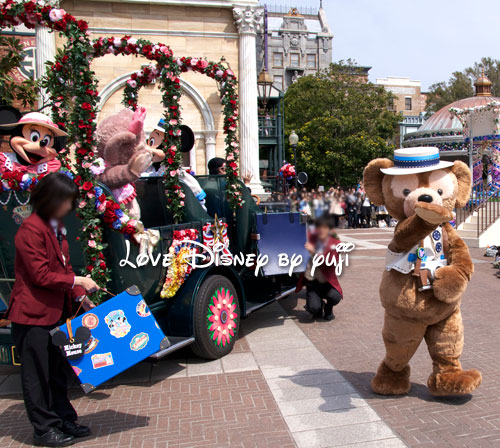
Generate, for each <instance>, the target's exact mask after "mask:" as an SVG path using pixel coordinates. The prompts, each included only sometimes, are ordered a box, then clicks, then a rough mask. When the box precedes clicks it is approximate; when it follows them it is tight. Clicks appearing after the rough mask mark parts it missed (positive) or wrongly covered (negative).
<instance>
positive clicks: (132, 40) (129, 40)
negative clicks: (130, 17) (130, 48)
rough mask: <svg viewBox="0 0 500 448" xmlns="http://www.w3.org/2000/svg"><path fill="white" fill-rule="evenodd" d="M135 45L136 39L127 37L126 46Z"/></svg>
mask: <svg viewBox="0 0 500 448" xmlns="http://www.w3.org/2000/svg"><path fill="white" fill-rule="evenodd" d="M136 43H137V39H136V38H135V37H129V38H128V39H127V44H128V45H135V44H136Z"/></svg>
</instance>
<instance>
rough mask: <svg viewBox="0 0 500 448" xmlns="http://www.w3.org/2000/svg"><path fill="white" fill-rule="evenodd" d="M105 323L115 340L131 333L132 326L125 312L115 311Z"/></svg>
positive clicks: (108, 316) (107, 317)
mask: <svg viewBox="0 0 500 448" xmlns="http://www.w3.org/2000/svg"><path fill="white" fill-rule="evenodd" d="M104 322H106V325H107V326H108V327H109V331H110V333H111V334H112V335H113V336H114V337H115V338H123V337H124V336H126V335H127V334H128V333H129V331H130V328H131V327H130V324H129V323H128V320H127V316H125V313H124V312H123V310H113V311H111V312H110V313H109V314H108V315H107V316H106V317H105V318H104Z"/></svg>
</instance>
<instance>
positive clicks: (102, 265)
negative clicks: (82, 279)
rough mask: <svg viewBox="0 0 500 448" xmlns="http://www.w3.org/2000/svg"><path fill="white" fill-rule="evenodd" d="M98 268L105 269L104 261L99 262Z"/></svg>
mask: <svg viewBox="0 0 500 448" xmlns="http://www.w3.org/2000/svg"><path fill="white" fill-rule="evenodd" d="M99 266H100V268H101V269H106V263H104V261H101V262H100V263H99Z"/></svg>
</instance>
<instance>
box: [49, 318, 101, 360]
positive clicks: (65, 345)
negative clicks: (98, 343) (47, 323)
mask: <svg viewBox="0 0 500 448" xmlns="http://www.w3.org/2000/svg"><path fill="white" fill-rule="evenodd" d="M66 326H67V328H68V336H66V333H65V332H64V331H61V330H57V329H56V331H55V332H53V333H51V334H52V343H53V344H54V345H57V346H58V347H60V348H61V352H62V354H63V356H64V357H66V358H68V359H78V358H80V357H82V356H83V354H84V352H85V347H86V345H87V342H88V341H89V339H90V338H91V336H92V335H91V333H90V330H89V329H88V328H87V327H78V328H77V329H76V331H75V333H74V334H73V330H72V328H71V319H67V320H66Z"/></svg>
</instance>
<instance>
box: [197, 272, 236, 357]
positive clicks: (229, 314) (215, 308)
mask: <svg viewBox="0 0 500 448" xmlns="http://www.w3.org/2000/svg"><path fill="white" fill-rule="evenodd" d="M239 329H240V304H239V300H238V294H237V292H236V288H235V287H234V285H233V284H232V283H231V282H230V281H229V280H228V279H227V278H226V277H223V276H222V275H212V276H210V277H208V278H207V279H206V280H205V281H204V282H203V283H202V285H201V288H200V290H199V291H198V295H197V296H196V300H195V305H194V332H195V342H194V343H193V344H192V345H191V348H192V350H193V352H194V354H195V355H197V356H199V357H200V358H205V359H218V358H222V357H223V356H225V355H227V354H228V353H230V352H231V350H232V349H233V346H234V342H235V340H236V338H237V336H238V331H239Z"/></svg>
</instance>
